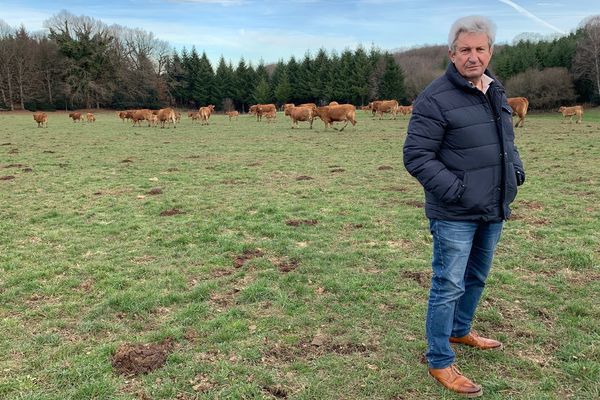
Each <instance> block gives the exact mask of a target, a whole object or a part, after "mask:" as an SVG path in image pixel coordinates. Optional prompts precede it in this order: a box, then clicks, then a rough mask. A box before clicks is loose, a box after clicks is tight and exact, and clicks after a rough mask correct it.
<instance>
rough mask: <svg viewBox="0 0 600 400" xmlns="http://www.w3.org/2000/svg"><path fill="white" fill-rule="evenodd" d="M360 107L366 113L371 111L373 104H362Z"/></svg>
mask: <svg viewBox="0 0 600 400" xmlns="http://www.w3.org/2000/svg"><path fill="white" fill-rule="evenodd" d="M360 109H361V110H363V111H364V112H366V113H369V112H371V106H360Z"/></svg>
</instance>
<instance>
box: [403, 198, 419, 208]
mask: <svg viewBox="0 0 600 400" xmlns="http://www.w3.org/2000/svg"><path fill="white" fill-rule="evenodd" d="M401 203H402V204H406V205H407V206H411V207H415V208H423V202H422V201H420V200H404V201H402V202H401Z"/></svg>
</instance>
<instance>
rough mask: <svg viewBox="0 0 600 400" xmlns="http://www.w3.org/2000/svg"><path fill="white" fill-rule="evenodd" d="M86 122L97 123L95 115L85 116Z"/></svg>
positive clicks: (88, 114)
mask: <svg viewBox="0 0 600 400" xmlns="http://www.w3.org/2000/svg"><path fill="white" fill-rule="evenodd" d="M85 120H86V121H87V122H88V123H89V122H96V116H95V115H94V114H93V113H87V114H85Z"/></svg>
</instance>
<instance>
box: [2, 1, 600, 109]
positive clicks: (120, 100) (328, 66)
mask: <svg viewBox="0 0 600 400" xmlns="http://www.w3.org/2000/svg"><path fill="white" fill-rule="evenodd" d="M45 27H46V28H47V32H46V33H31V32H29V31H27V29H26V28H25V27H24V26H21V27H20V28H17V29H15V28H12V27H10V26H8V25H7V24H6V23H5V22H4V21H2V20H0V108H2V109H9V110H15V109H28V110H53V109H76V108H100V107H102V108H113V109H128V108H142V107H144V108H160V107H164V106H167V105H170V106H177V107H181V108H198V107H199V106H203V105H207V104H214V105H215V106H216V108H217V109H219V110H230V109H237V110H240V111H246V110H247V109H248V107H249V105H251V104H254V103H271V102H272V103H277V104H283V103H288V102H293V103H307V102H314V103H317V104H325V103H328V102H329V101H333V100H335V101H338V102H345V103H352V104H355V105H364V104H366V103H368V102H369V101H372V100H374V99H397V100H398V101H400V103H402V104H408V103H410V102H412V100H414V98H415V97H416V96H417V95H418V93H419V92H420V91H421V90H422V89H423V88H424V87H425V86H426V85H427V84H429V82H431V80H433V79H434V78H435V77H436V76H438V75H439V74H441V73H443V70H444V68H445V67H446V66H447V63H448V59H447V56H446V51H447V50H446V49H445V48H444V47H443V46H430V47H426V48H420V49H412V50H409V51H405V52H398V53H395V54H391V53H389V52H385V51H381V50H379V49H377V48H375V47H372V48H371V49H369V50H365V49H364V48H363V47H358V48H357V49H355V50H350V49H345V50H343V51H342V52H341V53H339V54H338V53H337V52H335V51H332V52H327V51H326V50H324V49H321V50H319V51H318V52H317V53H316V54H314V55H313V54H310V53H308V52H307V53H306V54H305V56H304V57H303V58H300V59H296V58H295V57H290V58H289V59H288V60H287V61H284V60H279V62H277V63H276V64H272V65H265V64H264V63H263V62H259V63H258V65H257V66H254V65H252V63H250V62H246V61H245V60H244V59H243V58H242V59H241V60H240V61H239V62H238V63H237V64H236V65H233V64H232V62H231V61H226V60H225V59H224V58H223V57H221V58H220V59H219V61H218V62H217V64H216V66H214V65H212V64H211V62H210V61H209V59H208V57H207V56H206V53H204V52H202V53H199V52H198V51H197V50H196V49H195V48H191V49H189V50H188V49H183V50H182V51H175V50H173V49H172V48H171V46H170V45H169V44H168V43H167V42H165V41H162V40H160V39H158V38H156V37H155V36H154V35H153V34H152V33H151V32H146V31H144V30H140V29H130V28H126V27H122V26H119V25H111V26H108V25H106V24H104V23H103V22H101V21H99V20H96V19H94V18H91V17H87V16H74V15H72V14H70V13H68V12H66V11H62V12H61V13H59V14H57V15H55V16H53V17H52V18H50V19H48V20H47V21H45ZM491 69H492V71H493V72H494V73H495V74H496V75H497V76H498V77H499V78H500V79H501V80H502V81H503V82H504V84H505V86H506V88H507V92H508V94H509V96H525V97H528V98H529V99H530V104H531V106H532V107H533V108H552V107H555V106H557V105H558V104H561V103H565V102H567V103H568V102H575V101H577V102H595V103H598V102H600V17H598V16H596V17H591V18H588V19H587V20H586V21H584V23H582V24H581V26H580V28H579V29H577V31H576V32H573V33H571V34H569V35H566V36H563V37H560V38H555V39H552V40H543V39H541V40H540V39H537V38H530V37H523V38H522V40H519V41H517V42H516V43H515V44H513V45H502V46H497V48H496V50H495V54H494V57H493V58H492V64H491Z"/></svg>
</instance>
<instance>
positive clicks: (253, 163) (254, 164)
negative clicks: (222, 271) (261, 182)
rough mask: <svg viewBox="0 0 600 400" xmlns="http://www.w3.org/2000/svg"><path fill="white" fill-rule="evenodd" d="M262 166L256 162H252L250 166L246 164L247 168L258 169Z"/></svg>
mask: <svg viewBox="0 0 600 400" xmlns="http://www.w3.org/2000/svg"><path fill="white" fill-rule="evenodd" d="M260 165H262V163H261V162H260V161H256V162H252V163H250V164H246V166H247V167H258V166H260Z"/></svg>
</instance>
